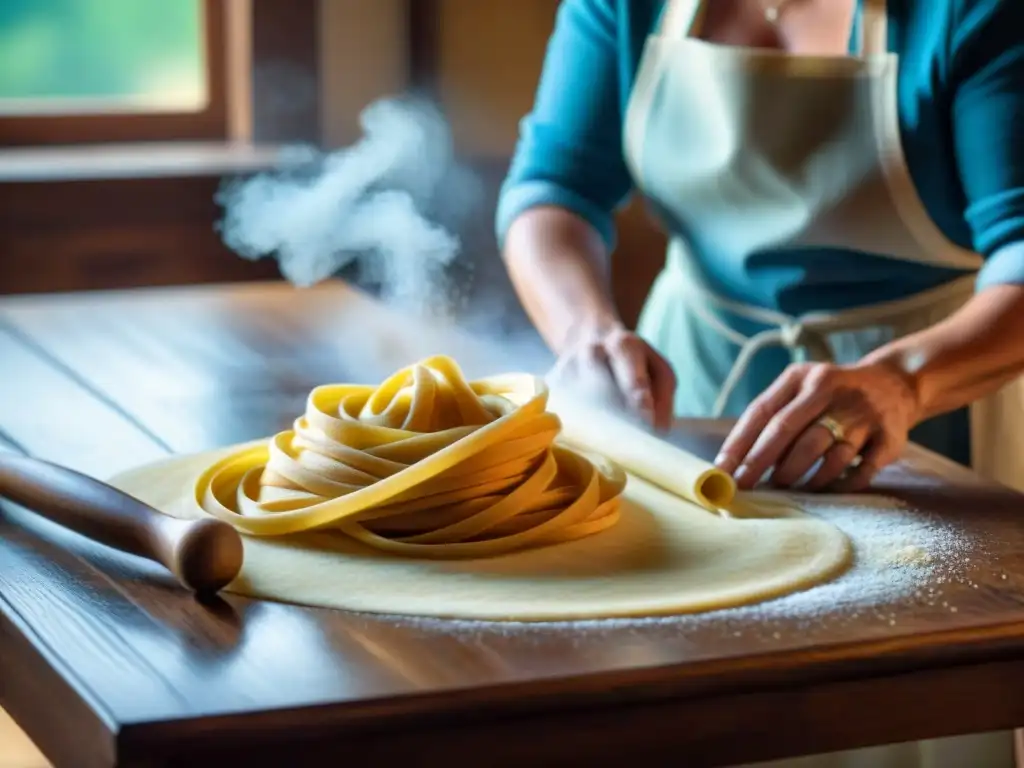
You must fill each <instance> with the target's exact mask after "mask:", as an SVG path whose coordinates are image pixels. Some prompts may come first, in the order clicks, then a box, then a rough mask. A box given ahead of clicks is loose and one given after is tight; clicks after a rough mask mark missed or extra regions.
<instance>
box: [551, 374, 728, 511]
mask: <svg viewBox="0 0 1024 768" xmlns="http://www.w3.org/2000/svg"><path fill="white" fill-rule="evenodd" d="M548 408H549V409H550V410H551V411H553V412H554V413H556V414H558V417H559V419H561V422H562V433H561V435H560V436H559V440H560V441H562V442H564V443H566V444H567V445H570V446H573V447H576V448H580V449H583V450H585V451H591V452H594V453H598V454H600V455H601V456H603V457H604V458H606V459H608V460H609V461H612V462H614V463H615V464H618V465H619V466H620V467H622V468H623V469H625V470H626V471H627V472H628V473H630V474H632V475H635V476H637V477H642V478H643V479H644V480H646V481H647V482H649V483H653V484H654V485H657V486H658V487H660V488H662V489H664V490H666V491H668V492H669V493H671V494H674V495H676V496H679V497H680V498H683V499H686V500H688V501H692V502H693V503H695V504H699V505H700V506H701V507H704V508H705V509H708V510H711V511H717V510H720V509H724V508H728V507H729V505H730V504H731V503H732V501H733V499H734V498H735V497H736V482H735V481H734V480H733V478H732V476H731V475H729V474H728V473H726V472H723V471H722V470H720V469H718V468H717V467H716V466H714V465H713V464H712V463H710V462H708V461H705V460H704V459H701V458H699V457H697V456H694V455H693V454H692V453H690V452H689V451H684V450H683V449H681V448H678V447H676V446H674V445H672V444H671V443H669V442H667V441H665V440H662V439H660V438H658V437H657V436H656V435H653V434H651V433H650V432H648V431H646V430H645V429H643V428H641V427H639V426H637V425H635V424H633V423H632V422H631V421H630V420H629V419H627V418H625V417H623V416H618V415H616V414H614V413H611V412H609V411H606V410H602V409H600V408H597V407H594V406H590V405H588V404H587V403H586V401H585V400H582V399H575V398H573V396H572V393H571V391H569V390H561V391H560V390H555V391H553V392H552V394H551V396H550V398H549V400H548Z"/></svg>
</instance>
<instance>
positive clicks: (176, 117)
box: [0, 0, 231, 147]
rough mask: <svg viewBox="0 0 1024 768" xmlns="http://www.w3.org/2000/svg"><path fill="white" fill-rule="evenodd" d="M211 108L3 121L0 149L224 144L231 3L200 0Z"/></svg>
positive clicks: (17, 117)
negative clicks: (153, 142)
mask: <svg viewBox="0 0 1024 768" xmlns="http://www.w3.org/2000/svg"><path fill="white" fill-rule="evenodd" d="M200 2H201V4H202V11H203V13H202V33H203V46H202V51H203V59H204V68H203V69H204V75H205V78H206V93H207V104H206V106H205V108H204V109H202V110H200V111H196V112H152V113H149V112H126V113H117V114H113V113H97V114H73V115H31V114H30V115H3V116H0V145H6V146H19V147H23V146H52V145H70V144H92V143H99V142H111V143H124V142H147V141H150V142H151V141H171V140H173V141H197V140H226V139H228V138H229V131H228V53H227V52H228V45H227V44H226V40H227V35H228V29H227V26H228V18H227V17H228V13H227V3H229V2H231V0H200Z"/></svg>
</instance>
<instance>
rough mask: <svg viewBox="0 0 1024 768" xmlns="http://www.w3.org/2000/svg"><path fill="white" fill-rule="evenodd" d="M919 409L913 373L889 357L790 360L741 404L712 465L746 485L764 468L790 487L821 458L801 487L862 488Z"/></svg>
mask: <svg viewBox="0 0 1024 768" xmlns="http://www.w3.org/2000/svg"><path fill="white" fill-rule="evenodd" d="M921 414H922V408H921V405H920V397H919V395H918V391H917V387H916V385H915V382H914V379H913V377H912V376H910V375H908V374H907V372H906V371H905V370H902V369H901V367H900V366H899V365H897V364H895V363H894V362H892V361H891V360H880V361H862V362H860V363H858V364H856V365H849V366H839V365H829V364H823V363H814V364H803V365H793V366H790V367H789V368H788V369H787V370H786V371H785V373H783V375H782V376H780V377H779V378H778V379H777V380H776V381H775V382H774V383H773V384H772V386H771V387H769V388H768V389H767V390H765V392H764V393H762V394H761V395H760V396H759V397H758V398H757V399H756V400H754V401H753V402H752V403H751V404H750V406H749V407H748V408H747V409H746V411H745V412H744V413H743V415H742V416H741V417H740V419H739V422H738V423H737V424H736V426H735V427H734V428H733V430H732V432H731V433H730V434H729V437H728V438H727V439H726V441H725V444H724V445H723V447H722V450H721V452H720V453H719V456H718V458H717V459H716V460H715V463H716V464H717V465H718V466H719V467H720V468H722V469H723V470H725V471H726V472H729V473H731V474H733V475H734V477H735V478H736V483H737V485H738V486H739V487H740V488H742V489H750V488H752V487H753V486H754V485H755V484H756V483H757V482H758V481H760V479H761V478H762V477H763V476H764V474H765V473H766V472H767V471H768V470H772V477H771V481H772V484H773V485H776V486H778V487H791V486H793V485H794V484H795V483H797V482H798V481H799V480H800V479H801V478H802V477H804V475H805V474H806V473H807V472H808V471H809V470H810V469H811V468H812V467H814V465H815V464H816V463H817V462H818V461H819V459H820V460H822V461H821V464H820V466H819V467H818V469H817V470H816V471H815V473H814V474H813V475H812V476H811V477H810V478H809V479H808V481H807V484H806V488H807V489H808V490H821V489H823V488H825V487H826V486H831V487H832V488H834V489H835V490H837V491H841V492H852V491H857V490H862V489H863V488H865V487H867V486H868V485H869V484H870V482H871V480H872V478H873V477H874V475H875V474H876V473H877V472H878V471H879V470H880V469H882V468H883V467H885V466H886V465H888V464H890V463H892V462H893V461H895V460H896V459H897V458H898V457H899V455H900V453H901V452H902V450H903V447H904V446H905V445H906V443H907V439H908V433H909V432H910V429H911V428H912V427H913V426H914V425H915V424H917V422H918V421H920V419H921ZM821 420H824V421H825V422H826V424H824V425H823V424H822V423H820V422H821ZM829 423H831V424H832V425H834V426H833V428H834V429H837V430H838V432H839V434H838V436H836V435H833V433H832V431H830V429H829V428H828V426H827V425H828V424H829ZM858 458H859V460H860V461H859V464H857V466H856V467H855V468H854V466H853V465H854V464H855V463H856V462H857V459H858Z"/></svg>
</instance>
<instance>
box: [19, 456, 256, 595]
mask: <svg viewBox="0 0 1024 768" xmlns="http://www.w3.org/2000/svg"><path fill="white" fill-rule="evenodd" d="M0 498H6V499H8V500H10V501H12V502H14V503H15V504H19V505H21V506H23V507H25V508H26V509H28V510H30V511H32V512H35V513H36V514H38V515H40V516H42V517H44V518H46V519H48V520H50V521H52V522H54V523H57V524H58V525H60V526H63V527H64V528H67V529H69V530H72V531H74V532H76V533H79V534H81V535H83V536H85V537H87V538H89V539H92V540H93V541H96V542H98V543H100V544H104V545H106V546H108V547H112V548H113V549H117V550H120V551H122V552H128V553H130V554H133V555H137V556H139V557H144V558H146V559H148V560H152V561H154V562H157V563H159V564H161V565H163V566H164V567H165V568H167V570H169V571H170V572H171V573H172V574H173V575H174V576H175V577H176V578H177V579H178V580H179V581H180V582H181V583H182V584H183V585H184V586H185V587H186V588H188V589H190V590H192V591H193V592H200V593H210V592H218V591H220V590H221V589H222V588H224V587H226V586H227V585H228V584H230V583H231V581H232V580H233V579H234V578H235V577H236V576H237V575H238V573H239V572H240V571H241V569H242V558H243V549H242V539H241V536H240V535H239V533H238V532H237V531H236V530H235V529H234V528H232V527H231V526H230V525H228V524H227V523H225V522H222V521H220V520H214V519H212V518H211V519H204V520H179V519H177V518H173V517H168V516H167V515H163V514H161V513H160V512H158V511H157V510H155V509H153V508H152V507H150V506H148V505H147V504H144V503H143V502H141V501H139V500H138V499H136V498H134V497H132V496H129V495H128V494H126V493H124V492H122V491H120V490H118V489H117V488H114V487H113V486H110V485H107V484H106V483H103V482H101V481H99V480H96V479H94V478H91V477H89V476H87V475H84V474H81V473H80V472H76V471H74V470H72V469H68V468H66V467H61V466H58V465H56V464H51V463H50V462H46V461H42V460H40V459H34V458H30V457H27V456H21V455H17V454H8V453H0Z"/></svg>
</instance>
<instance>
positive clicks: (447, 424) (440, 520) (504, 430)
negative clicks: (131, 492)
mask: <svg viewBox="0 0 1024 768" xmlns="http://www.w3.org/2000/svg"><path fill="white" fill-rule="evenodd" d="M547 401H548V390H547V387H546V385H545V384H544V382H543V380H542V379H540V378H538V377H536V376H531V375H526V374H510V375H503V376H494V377H489V378H484V379H481V380H478V381H467V380H466V378H465V377H464V376H463V373H462V371H461V370H460V368H459V366H458V365H457V364H456V362H455V361H454V360H452V359H451V358H448V357H445V356H435V357H431V358H428V359H426V360H423V361H421V362H418V363H416V364H413V365H410V366H408V367H406V368H403V369H401V370H399V371H397V372H396V373H394V374H393V375H392V376H390V377H389V378H388V379H386V380H385V381H384V382H383V383H381V384H380V385H378V386H368V385H356V384H329V385H325V386H320V387H317V388H316V389H314V390H313V391H312V392H311V393H310V395H309V398H308V401H307V405H306V412H305V414H304V415H303V416H301V417H299V418H298V419H297V420H296V421H295V424H294V426H293V428H292V429H290V430H287V431H284V432H281V433H279V434H277V435H275V436H273V437H272V438H270V439H269V440H268V441H266V442H265V443H261V444H257V445H255V446H250V447H245V448H242V449H240V450H239V451H237V452H235V453H232V454H230V455H228V456H227V457H226V458H223V459H221V460H219V461H217V462H216V463H214V464H213V465H212V466H210V467H209V468H207V469H206V471H205V472H203V473H202V475H201V476H200V477H199V479H198V480H197V482H196V487H195V499H196V502H197V503H198V504H199V506H200V507H201V508H202V509H203V510H205V511H206V512H207V513H208V514H210V515H213V516H214V517H217V518H219V519H221V520H224V521H226V522H228V523H230V524H231V525H233V526H234V527H235V528H236V529H237V530H239V531H240V532H242V533H244V534H248V535H252V536H262V537H268V536H285V535H288V534H295V533H300V532H304V531H312V530H333V531H337V532H339V533H341V534H343V535H346V536H350V537H352V538H353V539H356V540H358V541H360V542H362V543H364V544H366V545H368V546H370V547H373V548H375V549H378V550H382V551H385V552H388V553H392V554H396V555H402V556H412V557H426V558H472V557H490V556H496V555H501V554H506V553H509V552H513V551H516V550H522V549H525V548H531V547H539V546H545V545H550V544H554V543H560V542H566V541H571V540H574V539H580V538H583V537H586V536H590V535H593V534H595V533H598V532H600V531H603V530H605V529H607V528H609V527H611V526H613V525H615V524H616V522H617V521H618V519H619V511H620V503H621V496H622V492H623V489H624V487H625V485H626V474H625V472H623V471H622V470H621V469H620V468H619V467H617V466H616V465H614V464H611V463H610V462H608V461H606V460H604V459H602V458H600V457H595V456H589V455H585V454H584V453H582V452H580V451H577V450H574V449H571V448H569V447H567V446H566V445H564V444H562V443H561V442H560V441H559V440H558V437H559V433H560V430H561V422H560V421H559V418H558V416H557V415H555V414H554V413H552V412H550V411H548V410H547V407H546V406H547Z"/></svg>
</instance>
